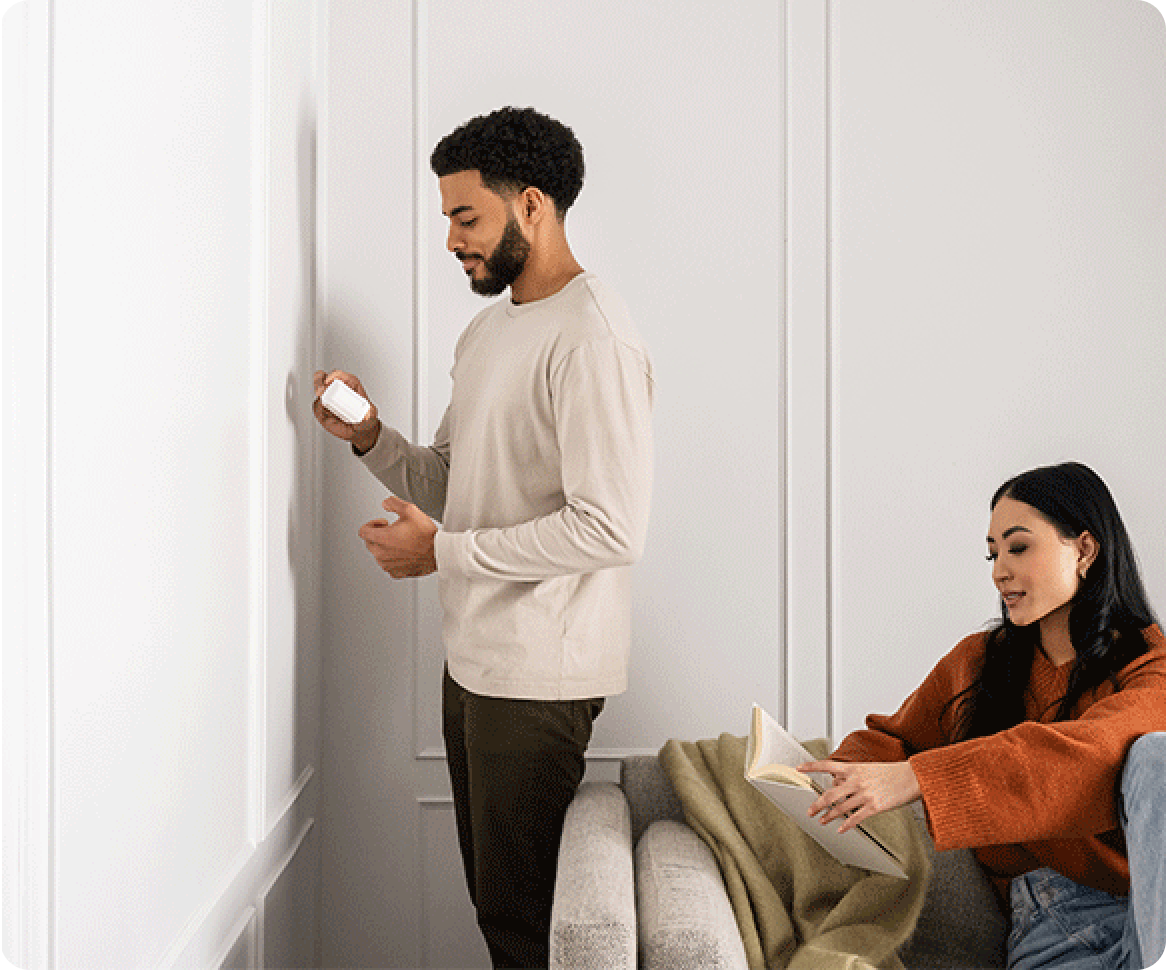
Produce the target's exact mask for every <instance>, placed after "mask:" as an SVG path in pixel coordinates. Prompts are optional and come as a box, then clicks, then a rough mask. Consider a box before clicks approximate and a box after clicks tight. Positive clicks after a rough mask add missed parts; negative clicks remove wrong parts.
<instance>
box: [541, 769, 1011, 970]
mask: <svg viewBox="0 0 1166 970" xmlns="http://www.w3.org/2000/svg"><path fill="white" fill-rule="evenodd" d="M920 824H921V825H922V824H923V823H922V821H921V822H920ZM927 844H928V847H929V854H930V855H931V861H932V877H931V884H930V886H929V888H928V893H927V898H926V901H925V902H924V905H923V912H922V913H921V915H920V917H919V922H918V925H917V926H916V929H915V932H914V934H913V935H912V937H911V938H910V939H909V940H908V941H907V943H906V944H905V945H904V946H903V947H902V949H901V950H900V951H899V955H900V957H901V958H902V960H903V963H904V965H905V966H906V967H908V968H916V967H918V968H925V967H927V968H930V967H950V968H960V970H968V968H981V967H983V968H988V967H1003V966H1004V962H1005V961H1004V945H1005V939H1006V935H1007V931H1008V920H1007V917H1006V916H1005V915H1004V913H1003V912H1002V910H1001V908H1000V905H999V903H998V902H997V899H996V896H995V894H994V893H993V891H992V888H991V885H990V884H989V882H988V880H987V878H986V877H985V875H984V873H983V871H982V870H981V869H980V867H979V866H978V865H977V864H976V861H975V859H973V858H972V856H971V853H970V852H966V851H956V852H935V851H934V849H933V848H932V847H931V842H930V839H929V838H928V839H927ZM550 942H551V960H550V966H551V968H552V970H617V968H623V970H633V968H636V967H641V968H644V970H653V968H670V970H689V968H691V970H696V968H700V970H737V968H742V970H743V968H744V967H745V953H744V948H743V946H742V944H741V940H740V936H739V935H738V934H737V931H736V923H735V921H734V920H733V914H732V909H731V907H730V904H729V898H728V894H727V893H726V892H725V887H724V882H723V881H722V880H721V878H720V872H719V870H718V869H717V866H716V862H715V860H714V858H713V855H712V852H711V851H709V849H708V847H707V846H705V845H704V843H703V842H701V841H700V839H699V838H698V837H697V836H696V834H695V833H694V832H693V831H692V830H691V829H689V828H688V827H687V826H686V825H684V816H683V813H682V811H681V808H680V803H679V801H678V800H677V798H676V794H675V792H674V791H673V790H672V786H671V784H670V783H669V781H668V778H667V776H666V775H665V774H664V771H663V770H662V768H661V767H660V763H659V760H658V759H657V758H655V757H651V756H636V757H630V758H625V759H624V761H623V762H622V764H621V766H620V783H619V784H618V785H616V784H613V783H610V782H585V783H584V784H583V785H581V786H580V788H579V791H578V793H577V794H576V796H575V800H574V801H573V802H572V804H571V806H570V808H569V809H568V812H567V818H566V822H565V824H564V827H563V838H562V843H561V845H560V849H559V868H558V875H557V880H556V885H555V900H554V907H553V910H552V914H551V941H550Z"/></svg>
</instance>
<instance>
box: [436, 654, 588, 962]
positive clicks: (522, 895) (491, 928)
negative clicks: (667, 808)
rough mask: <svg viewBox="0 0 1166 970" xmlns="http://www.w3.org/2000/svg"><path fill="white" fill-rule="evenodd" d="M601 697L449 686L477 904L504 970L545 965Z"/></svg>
mask: <svg viewBox="0 0 1166 970" xmlns="http://www.w3.org/2000/svg"><path fill="white" fill-rule="evenodd" d="M601 710H603V700H602V698H595V699H591V700H580V701H524V700H507V699H504V698H497V697H482V696H480V695H478V694H472V693H470V692H469V691H467V690H464V689H463V688H462V687H460V686H458V684H457V683H456V682H455V681H454V680H453V679H452V678H451V677H450V676H449V672H448V671H446V674H445V679H444V684H443V733H444V735H445V750H446V754H447V757H448V760H449V780H450V784H451V786H452V788H453V801H454V808H455V811H456V815H457V830H458V841H459V842H460V844H461V851H462V861H463V863H464V864H465V868H466V884H467V885H468V887H469V890H470V899H471V900H472V901H473V903H474V908H475V909H476V910H477V913H478V926H479V927H481V930H482V935H483V936H484V937H485V938H486V946H487V947H488V948H489V950H490V959H491V960H492V961H493V964H494V966H495V967H546V965H547V959H548V955H549V951H550V948H549V935H550V925H551V900H552V899H553V897H554V890H555V865H556V863H557V862H558V858H559V839H560V837H561V836H562V833H563V817H564V816H565V815H566V813H567V806H568V805H569V804H570V803H571V799H572V798H574V796H575V790H576V789H577V788H578V787H579V782H580V781H581V780H582V778H583V767H584V765H583V754H584V752H585V751H586V750H587V745H588V743H589V742H590V741H591V725H592V722H593V721H594V720H595V718H596V717H598V716H599V712H600V711H601Z"/></svg>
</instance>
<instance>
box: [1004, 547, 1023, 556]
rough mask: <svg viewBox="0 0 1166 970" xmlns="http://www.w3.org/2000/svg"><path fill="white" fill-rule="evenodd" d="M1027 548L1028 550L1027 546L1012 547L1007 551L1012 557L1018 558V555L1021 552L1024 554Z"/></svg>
mask: <svg viewBox="0 0 1166 970" xmlns="http://www.w3.org/2000/svg"><path fill="white" fill-rule="evenodd" d="M1027 548H1028V546H1013V547H1012V548H1011V549H1009V550H1008V551H1009V552H1010V553H1012V555H1014V556H1019V555H1020V554H1021V553H1022V552H1024V550H1025V549H1027Z"/></svg>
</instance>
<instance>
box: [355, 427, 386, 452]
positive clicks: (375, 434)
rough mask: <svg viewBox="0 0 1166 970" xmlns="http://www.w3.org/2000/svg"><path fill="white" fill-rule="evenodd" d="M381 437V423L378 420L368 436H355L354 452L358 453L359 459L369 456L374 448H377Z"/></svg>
mask: <svg viewBox="0 0 1166 970" xmlns="http://www.w3.org/2000/svg"><path fill="white" fill-rule="evenodd" d="M380 437H381V422H380V419H379V418H378V419H377V423H376V425H375V426H374V427H373V428H372V429H371V430H370V431H369V432H367V433H366V434H363V435H354V436H353V438H352V450H353V451H354V452H356V455H357V457H363V456H364V455H367V454H368V453H369V452H370V451H372V450H373V448H375V447H376V444H377V442H378V441H379V440H380Z"/></svg>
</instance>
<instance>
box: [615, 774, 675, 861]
mask: <svg viewBox="0 0 1166 970" xmlns="http://www.w3.org/2000/svg"><path fill="white" fill-rule="evenodd" d="M619 783H620V787H621V788H622V789H623V792H624V794H625V795H626V796H627V799H628V807H629V808H630V809H631V813H632V845H636V844H637V843H638V842H639V841H640V836H641V835H643V834H644V831H645V830H646V829H647V828H648V826H649V825H651V824H652V823H653V822H655V821H656V820H657V819H661V818H670V819H673V820H674V821H677V822H683V821H684V809H683V808H682V807H681V805H680V799H679V798H677V797H676V792H675V791H674V790H673V788H672V782H670V781H669V780H668V776H667V775H666V774H664V769H663V767H661V765H660V759H659V758H658V757H656V755H654V754H651V755H631V756H629V757H627V758H624V759H623V761H621V762H620V767H619Z"/></svg>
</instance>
